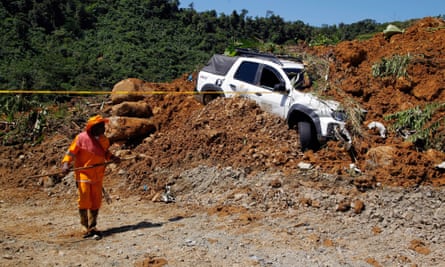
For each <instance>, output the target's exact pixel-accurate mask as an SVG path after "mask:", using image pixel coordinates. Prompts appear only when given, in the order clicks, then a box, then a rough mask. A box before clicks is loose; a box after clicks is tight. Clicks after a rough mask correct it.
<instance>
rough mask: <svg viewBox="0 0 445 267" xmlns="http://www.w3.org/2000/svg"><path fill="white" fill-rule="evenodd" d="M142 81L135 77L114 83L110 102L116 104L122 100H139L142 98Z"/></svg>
mask: <svg viewBox="0 0 445 267" xmlns="http://www.w3.org/2000/svg"><path fill="white" fill-rule="evenodd" d="M143 92H144V81H142V80H140V79H135V78H128V79H125V80H122V81H120V82H118V83H117V84H115V85H114V87H113V90H112V94H111V102H112V103H113V105H117V104H119V103H122V102H124V101H130V102H131V101H139V100H142V99H144V94H143Z"/></svg>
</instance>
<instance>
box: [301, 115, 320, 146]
mask: <svg viewBox="0 0 445 267" xmlns="http://www.w3.org/2000/svg"><path fill="white" fill-rule="evenodd" d="M298 135H299V137H300V145H301V150H303V151H306V150H309V149H312V150H316V149H318V147H319V145H318V140H317V136H316V132H315V129H314V127H313V126H312V123H310V122H308V121H299V122H298Z"/></svg>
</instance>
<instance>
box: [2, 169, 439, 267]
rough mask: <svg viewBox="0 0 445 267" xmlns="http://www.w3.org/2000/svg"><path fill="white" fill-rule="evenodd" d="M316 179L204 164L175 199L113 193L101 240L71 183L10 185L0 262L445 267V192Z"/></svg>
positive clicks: (185, 176) (176, 189)
mask: <svg viewBox="0 0 445 267" xmlns="http://www.w3.org/2000/svg"><path fill="white" fill-rule="evenodd" d="M314 175H315V173H313V172H311V171H309V173H308V171H300V172H298V173H294V174H292V175H287V176H285V175H283V174H282V173H275V174H265V173H259V174H257V175H255V176H250V175H246V174H245V173H244V172H243V171H242V170H236V169H232V168H222V169H218V168H215V167H206V166H200V167H197V168H194V169H190V170H186V171H184V172H183V173H181V174H180V175H179V176H176V178H175V180H176V184H175V185H174V186H173V187H172V189H171V190H172V191H171V195H172V196H174V197H175V200H176V201H175V202H174V203H165V202H162V201H161V202H152V201H151V200H150V199H147V198H145V197H144V196H141V195H134V196H128V197H122V196H121V195H120V193H119V192H117V191H114V192H113V190H111V189H113V187H109V190H111V191H112V193H111V196H112V198H113V203H112V204H110V205H106V204H105V205H104V207H103V208H102V209H101V212H100V217H99V228H100V229H101V230H102V231H103V233H104V238H103V239H102V240H99V241H96V240H85V239H82V237H81V235H80V226H79V222H78V214H77V210H76V203H75V201H76V196H75V188H74V185H73V184H72V183H71V182H70V180H68V179H70V178H68V177H67V178H65V180H64V182H62V183H60V184H59V185H57V186H56V187H52V188H47V189H45V190H37V191H32V192H29V191H28V190H31V189H28V190H26V189H23V190H20V191H17V190H16V189H14V190H11V189H6V190H2V191H1V193H0V201H1V202H0V203H1V205H0V211H1V213H2V229H1V232H0V234H1V240H2V241H1V251H0V253H1V258H0V264H1V265H2V266H445V261H444V260H443V259H444V258H445V257H444V256H445V255H444V254H445V250H444V249H443V248H444V244H445V234H444V232H443V229H444V226H445V223H444V222H445V204H444V199H445V192H444V191H443V190H437V189H434V188H429V187H421V188H416V189H404V188H376V189H375V190H371V191H368V192H360V191H358V190H357V188H356V187H355V186H354V185H352V183H351V181H350V180H349V181H348V180H339V179H338V178H335V177H334V176H329V175H320V176H318V178H315V179H314ZM297 177H298V179H296V178H297ZM108 183H109V184H110V185H108V186H111V184H114V185H113V186H114V188H116V187H118V184H119V183H122V181H114V182H113V181H108ZM210 185H211V186H210ZM360 203H362V204H363V205H364V209H361V208H360V205H359V204H360ZM351 204H352V205H351ZM348 206H349V207H348Z"/></svg>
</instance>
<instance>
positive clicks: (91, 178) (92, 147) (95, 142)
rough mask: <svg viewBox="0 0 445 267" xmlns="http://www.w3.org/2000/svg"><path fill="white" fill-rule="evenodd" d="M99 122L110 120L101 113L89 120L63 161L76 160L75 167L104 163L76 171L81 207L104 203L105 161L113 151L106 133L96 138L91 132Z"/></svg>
mask: <svg viewBox="0 0 445 267" xmlns="http://www.w3.org/2000/svg"><path fill="white" fill-rule="evenodd" d="M99 122H108V120H107V119H103V118H102V117H101V116H99V115H98V116H94V117H92V118H90V119H89V120H88V123H87V126H86V129H85V131H84V132H82V133H80V134H78V135H77V136H76V137H75V138H74V140H73V142H72V143H71V145H70V147H69V148H68V151H67V153H66V154H65V156H64V158H63V160H62V163H65V162H68V163H70V162H72V161H73V160H74V168H81V167H89V166H93V165H97V164H103V165H100V166H97V167H94V168H88V169H83V170H77V171H75V178H76V182H77V184H78V190H79V198H78V206H79V209H91V210H97V209H99V208H100V206H101V203H102V183H103V178H104V174H105V164H104V163H105V162H106V161H108V160H110V158H111V153H110V151H108V148H109V147H110V141H109V140H108V138H107V137H106V136H105V135H101V136H99V137H98V138H95V137H94V136H92V135H91V134H90V133H89V130H90V129H91V127H92V126H93V125H95V124H97V123H99Z"/></svg>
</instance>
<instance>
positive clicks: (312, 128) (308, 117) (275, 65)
mask: <svg viewBox="0 0 445 267" xmlns="http://www.w3.org/2000/svg"><path fill="white" fill-rule="evenodd" d="M303 74H304V65H303V64H302V63H301V62H298V61H293V60H291V59H290V58H284V59H283V58H280V57H276V56H273V55H271V54H265V53H258V52H254V51H251V50H238V54H237V56H233V57H231V56H225V55H219V54H216V55H214V56H213V57H212V58H211V59H210V60H209V62H208V63H207V65H206V66H204V67H203V68H202V70H201V71H200V72H199V74H198V77H197V82H196V91H197V94H198V98H199V99H200V101H201V102H202V103H203V104H208V103H209V102H210V101H212V100H213V99H214V98H216V97H234V96H242V97H246V98H249V99H252V100H254V101H256V103H257V104H258V105H259V106H260V107H261V108H262V109H263V110H265V111H267V112H270V113H273V114H276V115H278V116H280V117H281V118H284V119H286V122H287V124H288V126H289V128H291V129H297V131H298V134H299V138H300V145H301V148H302V150H303V151H305V150H308V149H313V150H317V149H318V148H319V147H320V144H322V143H324V142H326V141H327V140H328V139H336V140H341V141H343V142H345V144H346V148H347V149H349V148H350V147H351V136H350V134H349V132H348V131H347V129H346V128H345V120H346V114H345V113H344V112H343V111H342V110H341V109H339V107H340V105H339V103H338V102H335V101H329V100H321V99H319V98H317V97H316V96H314V95H313V94H310V93H304V92H302V91H301V90H298V87H299V84H300V83H301V82H302V80H303Z"/></svg>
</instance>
